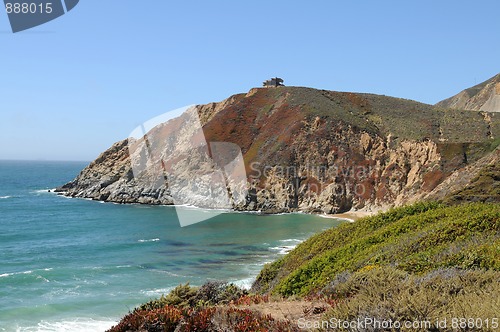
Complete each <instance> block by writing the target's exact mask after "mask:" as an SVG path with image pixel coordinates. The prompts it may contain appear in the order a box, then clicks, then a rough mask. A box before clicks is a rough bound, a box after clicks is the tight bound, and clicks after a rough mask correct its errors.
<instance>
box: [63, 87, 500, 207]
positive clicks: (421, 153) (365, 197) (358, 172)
mask: <svg viewBox="0 0 500 332" xmlns="http://www.w3.org/2000/svg"><path fill="white" fill-rule="evenodd" d="M196 111H197V113H198V115H199V118H200V119H201V125H202V126H203V133H204V135H205V137H206V140H207V141H209V142H231V143H234V144H236V145H237V146H239V147H240V148H241V151H242V154H243V157H244V162H245V166H246V170H247V174H248V185H249V187H250V191H249V195H248V197H247V200H246V203H244V204H235V206H234V208H235V209H238V210H260V211H263V212H269V213H276V212H290V211H304V212H324V213H337V212H344V211H348V210H350V209H356V210H378V209H380V208H387V207H391V206H395V205H396V206H397V205H402V204H404V203H405V202H408V201H413V200H415V199H417V198H421V197H424V196H425V195H426V194H428V193H429V192H431V191H432V190H433V189H434V188H436V186H437V185H439V184H440V183H441V182H442V181H444V180H445V179H446V178H447V177H448V176H449V175H450V174H452V173H453V172H454V171H456V170H458V169H460V168H463V167H465V166H467V165H470V164H471V163H473V162H475V161H477V160H478V159H480V158H482V157H483V156H485V155H486V154H488V153H490V151H492V150H493V149H494V148H495V146H496V145H495V144H496V143H495V142H496V139H498V137H500V113H487V112H470V111H465V110H451V109H443V108H442V107H435V106H432V105H427V104H422V103H419V102H416V101H412V100H405V99H399V98H392V97H387V96H380V95H373V94H363V93H349V92H334V91H325V90H316V89H311V88H302V87H278V88H255V89H252V90H250V91H249V92H248V93H246V94H237V95H234V96H232V97H230V98H228V99H226V100H224V101H222V102H219V103H211V104H207V105H200V106H197V107H196ZM182 121H183V119H182V118H179V119H177V120H172V121H171V122H168V123H165V124H162V125H160V126H158V127H157V128H153V129H152V130H151V131H150V132H149V133H148V136H149V139H150V140H152V141H155V140H157V141H160V142H162V141H164V140H166V138H165V137H167V136H168V137H169V138H168V140H169V144H172V145H179V146H182V144H183V143H182V142H185V141H186V140H187V139H188V138H187V137H186V136H185V133H184V132H178V130H177V129H178V128H179V125H180V124H182ZM176 130H177V131H176ZM130 144H132V145H133V144H135V141H134V140H132V139H129V140H124V141H122V142H118V143H116V144H115V145H113V146H112V147H111V148H110V149H109V150H107V151H105V152H104V153H103V154H102V155H101V156H99V157H98V158H97V159H96V160H95V161H93V162H92V163H91V164H90V165H89V166H88V167H86V168H85V169H84V170H83V171H82V172H81V174H80V175H79V176H78V177H77V178H76V179H75V180H73V181H72V182H70V183H68V184H66V185H64V186H62V187H61V188H59V191H62V192H63V193H64V194H65V195H68V196H72V197H85V198H92V199H95V200H102V201H110V202H118V203H143V204H172V203H173V200H172V197H171V193H172V192H174V191H175V192H181V191H182V190H183V188H185V187H188V186H190V185H195V184H194V182H193V181H194V180H193V179H192V176H187V175H186V176H185V178H184V179H183V181H182V184H183V185H182V187H181V186H176V185H172V184H170V185H169V183H163V184H161V185H160V186H158V187H152V186H151V185H149V184H148V180H149V178H150V177H148V176H149V175H150V174H149V175H148V174H146V175H144V177H142V178H141V177H134V174H133V172H132V169H131V163H130V158H129V145H130ZM153 148H154V147H153ZM191 152H192V151H181V152H179V153H178V154H177V155H175V158H176V160H183V164H184V167H186V168H188V169H190V170H196V169H207V168H209V167H211V166H210V165H209V164H208V163H207V162H206V161H204V160H200V159H199V158H198V157H196V154H193V153H191ZM158 155H160V156H161V158H163V159H162V160H165V163H166V164H168V163H169V162H170V161H169V158H170V159H172V158H174V157H173V156H170V155H168V153H166V152H165V151H159V153H158ZM162 163H163V161H162ZM181 171H182V170H181ZM181 176H183V175H182V174H181ZM162 180H163V179H162ZM201 203H203V202H202V201H201Z"/></svg>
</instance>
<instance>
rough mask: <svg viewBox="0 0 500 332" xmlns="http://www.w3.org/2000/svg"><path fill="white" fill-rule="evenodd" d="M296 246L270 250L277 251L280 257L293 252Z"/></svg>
mask: <svg viewBox="0 0 500 332" xmlns="http://www.w3.org/2000/svg"><path fill="white" fill-rule="evenodd" d="M295 247H296V246H279V247H271V248H269V249H271V250H274V251H277V252H278V254H280V255H285V254H288V253H289V252H290V251H292V250H293V249H294V248H295Z"/></svg>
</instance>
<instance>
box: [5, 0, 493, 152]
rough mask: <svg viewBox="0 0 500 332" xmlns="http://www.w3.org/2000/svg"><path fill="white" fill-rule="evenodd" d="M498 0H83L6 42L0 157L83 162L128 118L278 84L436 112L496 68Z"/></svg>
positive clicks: (131, 123)
mask: <svg viewBox="0 0 500 332" xmlns="http://www.w3.org/2000/svg"><path fill="white" fill-rule="evenodd" d="M498 13H500V1H498V0H491V1H482V0H479V1H474V2H471V1H456V0H455V1H435V0H433V1H421V0H419V1H416V0H415V1H411V3H410V1H401V0H398V1H368V0H367V1H342V2H341V1H326V0H325V1H291V0H287V1H281V0H274V1H268V0H258V1H255V0H254V1H234V0H232V1H217V0H213V1H201V0H199V1H190V0H187V1H166V0H149V1H124V0H81V1H80V4H79V5H78V6H77V7H75V8H74V9H73V10H72V11H71V12H69V13H68V14H66V15H64V16H62V17H60V18H59V19H56V20H54V21H52V22H49V23H47V24H45V25H42V26H40V27H37V28H34V29H31V30H28V31H26V32H21V33H17V34H12V33H11V32H10V26H9V23H8V19H7V15H6V14H5V13H4V12H3V11H1V12H0V41H1V46H0V47H1V48H0V50H1V53H0V142H1V143H0V159H46V160H92V159H94V158H95V157H96V156H97V155H98V154H99V153H100V152H101V151H103V150H105V149H106V148H108V147H109V146H110V145H111V144H112V143H113V142H115V141H118V140H121V139H123V138H125V137H127V136H128V134H129V133H130V132H131V131H132V130H133V129H134V128H135V127H136V126H137V125H139V124H140V123H142V122H144V121H146V120H148V119H150V118H152V117H154V116H156V115H159V114H162V113H164V112H166V111H169V110H172V109H175V108H179V107H181V106H185V105H189V104H200V103H207V102H211V101H219V100H222V99H224V98H226V97H228V96H230V95H232V94H235V93H240V92H246V91H248V90H249V89H250V88H252V87H255V86H260V85H261V82H262V81H263V80H264V79H267V78H269V77H272V76H275V75H278V76H280V77H283V78H284V79H285V84H286V85H296V86H310V87H315V88H321V89H330V90H338V91H358V92H371V93H378V94H385V95H391V96H396V97H402V98H409V99H415V100H418V101H422V102H426V103H435V102H437V101H439V100H441V99H444V98H447V97H449V96H451V95H453V94H455V93H457V92H459V91H460V90H462V89H464V88H466V87H469V86H472V85H474V84H475V83H479V82H481V81H484V80H486V79H488V78H490V77H491V76H494V75H495V74H497V73H498V72H500V19H499V18H498Z"/></svg>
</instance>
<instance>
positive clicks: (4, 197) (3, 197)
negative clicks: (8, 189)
mask: <svg viewBox="0 0 500 332" xmlns="http://www.w3.org/2000/svg"><path fill="white" fill-rule="evenodd" d="M8 198H12V196H0V199H8Z"/></svg>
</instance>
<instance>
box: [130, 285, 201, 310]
mask: <svg viewBox="0 0 500 332" xmlns="http://www.w3.org/2000/svg"><path fill="white" fill-rule="evenodd" d="M197 290H198V289H197V288H196V287H191V286H189V283H186V284H185V285H182V284H181V285H179V286H177V287H175V288H174V289H173V290H172V291H171V292H170V293H169V294H168V295H162V296H161V297H160V298H159V299H156V300H151V301H149V302H146V303H144V304H142V305H141V306H140V307H139V308H138V309H139V310H154V309H159V308H162V307H164V306H176V307H180V308H185V307H191V306H194V305H195V304H196V294H197Z"/></svg>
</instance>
